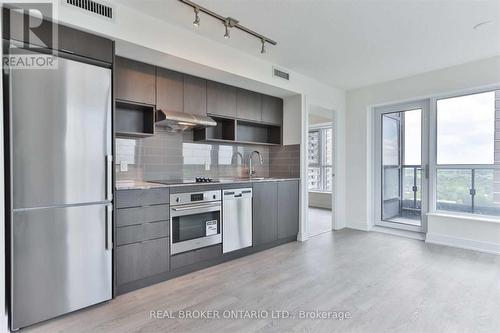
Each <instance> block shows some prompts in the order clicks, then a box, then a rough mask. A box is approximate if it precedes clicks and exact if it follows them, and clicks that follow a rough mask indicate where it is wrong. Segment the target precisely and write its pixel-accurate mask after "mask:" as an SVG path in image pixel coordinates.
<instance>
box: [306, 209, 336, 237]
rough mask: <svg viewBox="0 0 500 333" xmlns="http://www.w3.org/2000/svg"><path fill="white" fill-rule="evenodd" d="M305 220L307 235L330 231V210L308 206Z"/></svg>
mask: <svg viewBox="0 0 500 333" xmlns="http://www.w3.org/2000/svg"><path fill="white" fill-rule="evenodd" d="M307 214H308V216H307V221H308V222H309V225H308V232H309V237H312V236H316V235H319V234H322V233H324V232H331V231H332V210H331V209H323V208H316V207H308V209H307Z"/></svg>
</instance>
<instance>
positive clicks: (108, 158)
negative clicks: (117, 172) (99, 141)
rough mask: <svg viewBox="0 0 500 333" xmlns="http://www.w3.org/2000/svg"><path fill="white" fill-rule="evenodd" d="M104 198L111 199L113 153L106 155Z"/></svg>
mask: <svg viewBox="0 0 500 333" xmlns="http://www.w3.org/2000/svg"><path fill="white" fill-rule="evenodd" d="M106 200H109V201H111V200H113V155H106Z"/></svg>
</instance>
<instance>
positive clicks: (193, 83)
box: [184, 74, 207, 116]
mask: <svg viewBox="0 0 500 333" xmlns="http://www.w3.org/2000/svg"><path fill="white" fill-rule="evenodd" d="M184 112H185V113H191V114H199V115H203V116H205V115H206V114H207V80H204V79H200V78H198V77H194V76H191V75H186V74H184Z"/></svg>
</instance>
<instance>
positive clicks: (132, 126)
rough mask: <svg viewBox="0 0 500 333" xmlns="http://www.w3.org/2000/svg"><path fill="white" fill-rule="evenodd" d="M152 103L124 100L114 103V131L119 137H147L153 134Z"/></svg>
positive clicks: (153, 111) (153, 116)
mask: <svg viewBox="0 0 500 333" xmlns="http://www.w3.org/2000/svg"><path fill="white" fill-rule="evenodd" d="M154 129H155V107H154V105H148V104H141V103H134V102H128V101H127V102H125V101H119V100H117V101H116V103H115V132H116V135H117V136H121V137H147V136H151V135H153V134H154Z"/></svg>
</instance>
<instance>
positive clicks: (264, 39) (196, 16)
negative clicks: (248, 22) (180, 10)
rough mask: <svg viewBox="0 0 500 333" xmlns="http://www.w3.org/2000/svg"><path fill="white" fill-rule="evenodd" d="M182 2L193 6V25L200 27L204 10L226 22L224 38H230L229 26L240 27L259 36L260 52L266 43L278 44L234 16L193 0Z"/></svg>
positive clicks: (205, 12) (256, 36)
mask: <svg viewBox="0 0 500 333" xmlns="http://www.w3.org/2000/svg"><path fill="white" fill-rule="evenodd" d="M179 1H180V2H182V3H184V4H186V5H188V6H190V7H192V8H193V9H194V22H193V25H194V26H195V27H199V26H200V15H199V12H203V13H204V14H206V15H208V16H211V17H213V18H214V19H216V20H219V21H220V22H222V24H224V31H225V33H224V38H226V39H227V38H229V37H230V35H229V28H237V29H239V30H240V31H243V32H246V33H247V34H249V35H252V36H254V37H255V38H258V39H259V40H260V41H261V43H262V47H261V49H260V53H262V54H264V53H266V43H269V44H271V45H277V44H278V43H276V42H275V41H274V40H272V39H270V38H267V37H266V36H263V35H261V34H259V33H257V32H255V31H253V30H250V29H248V28H247V27H244V26H242V25H241V24H239V22H238V20H236V19H234V18H232V17H224V16H222V15H219V14H217V13H215V12H213V11H211V10H210V9H207V8H205V7H202V6H199V5H198V4H196V3H194V2H192V1H191V0H179Z"/></svg>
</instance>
